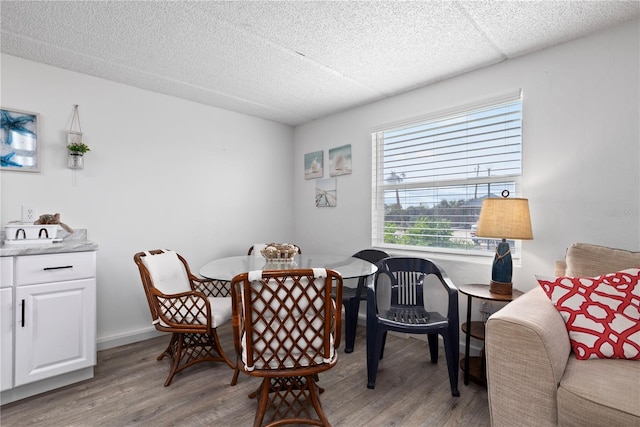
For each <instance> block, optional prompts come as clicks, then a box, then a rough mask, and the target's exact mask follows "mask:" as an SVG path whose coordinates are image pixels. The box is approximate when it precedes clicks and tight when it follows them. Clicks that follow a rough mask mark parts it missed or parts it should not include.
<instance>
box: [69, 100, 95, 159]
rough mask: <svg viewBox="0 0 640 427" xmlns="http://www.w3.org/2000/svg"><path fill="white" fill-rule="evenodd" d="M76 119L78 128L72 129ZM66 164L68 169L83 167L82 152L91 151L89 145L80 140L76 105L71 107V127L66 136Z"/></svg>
mask: <svg viewBox="0 0 640 427" xmlns="http://www.w3.org/2000/svg"><path fill="white" fill-rule="evenodd" d="M76 120H77V121H78V130H77V131H76V130H73V124H74V122H75V121H76ZM67 143H68V145H67V153H68V155H67V166H68V167H69V168H70V169H84V154H85V153H86V152H87V151H91V149H90V148H89V146H88V145H87V144H85V143H84V142H82V127H80V113H79V112H78V106H77V105H76V106H74V108H73V117H72V118H71V127H70V128H69V134H68V136H67Z"/></svg>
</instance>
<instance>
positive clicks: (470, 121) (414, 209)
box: [372, 91, 522, 257]
mask: <svg viewBox="0 0 640 427" xmlns="http://www.w3.org/2000/svg"><path fill="white" fill-rule="evenodd" d="M372 142H373V150H372V152H373V168H372V169H373V209H372V243H373V246H376V247H383V248H389V249H393V248H396V249H419V250H427V251H429V250H431V251H437V252H449V253H465V254H469V253H472V254H477V255H488V256H489V255H490V256H493V253H494V250H495V249H494V248H495V244H496V242H497V240H495V239H483V238H479V237H477V236H476V235H475V227H476V223H477V221H478V217H479V215H480V208H481V205H482V200H483V199H484V198H486V197H500V195H501V193H502V191H503V190H509V192H510V193H511V196H512V197H516V196H518V195H519V192H520V177H521V174H522V98H521V93H520V91H518V93H516V94H511V95H509V96H505V97H502V98H500V99H494V100H491V101H488V102H485V103H482V104H476V105H474V106H471V107H465V108H462V109H458V110H456V111H449V112H446V113H443V114H438V115H436V116H432V117H427V118H423V119H420V120H414V121H412V122H411V123H403V124H402V125H393V126H388V127H385V128H384V129H378V130H376V131H375V132H374V133H373V134H372ZM512 246H514V247H513V253H514V256H516V257H517V253H518V252H519V251H518V250H517V249H518V246H519V245H515V243H514V244H512Z"/></svg>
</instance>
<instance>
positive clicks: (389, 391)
mask: <svg viewBox="0 0 640 427" xmlns="http://www.w3.org/2000/svg"><path fill="white" fill-rule="evenodd" d="M219 335H220V338H221V340H222V345H223V347H224V348H225V350H227V352H228V354H229V355H233V345H232V340H231V326H230V325H228V324H227V325H225V326H224V327H222V328H219ZM167 343H168V336H167V337H164V336H163V337H159V338H154V339H151V340H147V341H143V342H139V343H135V344H130V345H126V346H122V347H117V348H112V349H108V350H104V351H101V352H99V353H98V365H97V366H96V369H95V377H94V378H93V379H91V380H87V381H84V382H82V383H78V384H75V385H71V386H68V387H64V388H62V389H59V390H54V391H51V392H48V393H44V394H41V395H38V396H34V397H31V398H28V399H24V400H21V401H18V402H13V403H10V404H7V405H4V406H2V407H0V424H1V425H2V427H9V426H47V427H57V426H109V427H115V426H154V427H155V426H178V425H180V426H216V427H218V426H220V427H224V426H233V427H242V426H251V425H252V424H253V417H254V414H255V408H256V401H255V400H254V399H249V398H248V397H247V395H248V394H249V393H250V392H252V391H253V390H255V389H256V387H257V385H258V384H259V379H256V378H251V377H248V376H246V375H243V374H241V375H240V379H239V381H238V384H237V385H236V386H235V387H231V386H230V385H229V382H230V381H231V377H232V370H231V369H230V368H229V367H227V366H226V365H223V364H211V363H202V364H200V366H194V367H192V368H191V369H188V370H186V371H183V372H182V373H179V374H178V375H176V377H174V379H173V383H172V384H171V385H170V386H169V387H163V384H164V381H165V379H166V376H167V374H168V371H169V362H168V361H167V360H166V359H165V360H162V361H156V356H157V355H158V354H160V353H161V352H162V350H164V348H165V346H166V344H167ZM364 344H365V336H364V327H363V326H359V327H358V336H357V340H356V348H355V351H354V352H353V353H350V354H346V353H344V352H343V348H341V349H340V350H339V351H340V353H339V360H338V363H337V365H336V366H335V367H334V368H332V369H331V370H329V371H327V372H326V373H323V374H321V375H320V382H319V385H320V386H321V387H324V388H325V389H326V391H325V393H323V394H322V395H321V397H320V399H321V402H322V406H323V408H324V409H325V411H326V413H327V416H328V417H329V421H330V422H331V423H332V425H333V426H349V427H351V426H367V427H374V426H489V425H490V422H489V411H488V408H487V392H486V390H485V389H484V388H482V387H481V386H478V385H476V384H473V383H470V384H469V385H468V386H465V385H464V384H463V381H462V376H460V381H459V389H460V397H452V396H451V392H450V388H449V380H448V376H447V369H446V363H445V359H444V352H443V351H441V352H440V358H439V361H438V364H432V363H430V361H429V357H428V349H427V344H426V342H423V341H420V340H416V339H402V338H398V337H393V336H389V337H388V339H387V344H386V348H385V356H384V359H382V360H381V361H380V368H379V371H378V378H377V381H376V388H375V389H374V390H370V389H368V388H367V386H366V356H365V345H364ZM441 350H442V349H441Z"/></svg>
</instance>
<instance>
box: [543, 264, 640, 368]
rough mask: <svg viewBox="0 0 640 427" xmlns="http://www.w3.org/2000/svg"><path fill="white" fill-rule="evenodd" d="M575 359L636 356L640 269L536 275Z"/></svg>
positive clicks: (638, 347) (639, 348) (638, 348)
mask: <svg viewBox="0 0 640 427" xmlns="http://www.w3.org/2000/svg"><path fill="white" fill-rule="evenodd" d="M537 279H538V282H539V283H540V286H541V287H542V289H543V290H544V291H545V293H546V294H547V296H548V297H549V299H550V300H551V302H552V303H553V304H554V305H555V306H556V308H557V309H558V311H559V312H560V314H561V315H562V318H563V320H564V321H565V324H566V327H567V330H568V331H569V339H570V341H571V347H572V349H573V352H574V353H575V355H576V357H577V358H578V359H581V360H584V359H593V358H614V359H640V269H638V268H634V269H628V270H624V271H620V272H617V273H610V274H605V275H602V276H598V277H582V278H581V277H558V278H542V277H537Z"/></svg>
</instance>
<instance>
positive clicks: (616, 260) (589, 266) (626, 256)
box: [563, 243, 640, 277]
mask: <svg viewBox="0 0 640 427" xmlns="http://www.w3.org/2000/svg"><path fill="white" fill-rule="evenodd" d="M565 262H566V265H567V268H566V271H565V272H564V274H563V275H564V276H572V277H594V276H600V275H602V274H606V273H611V272H613V271H620V270H625V269H627V268H640V252H631V251H625V250H623V249H613V248H608V247H606V246H597V245H591V244H588V243H574V244H573V245H571V246H570V247H569V249H567V255H566V257H565Z"/></svg>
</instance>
